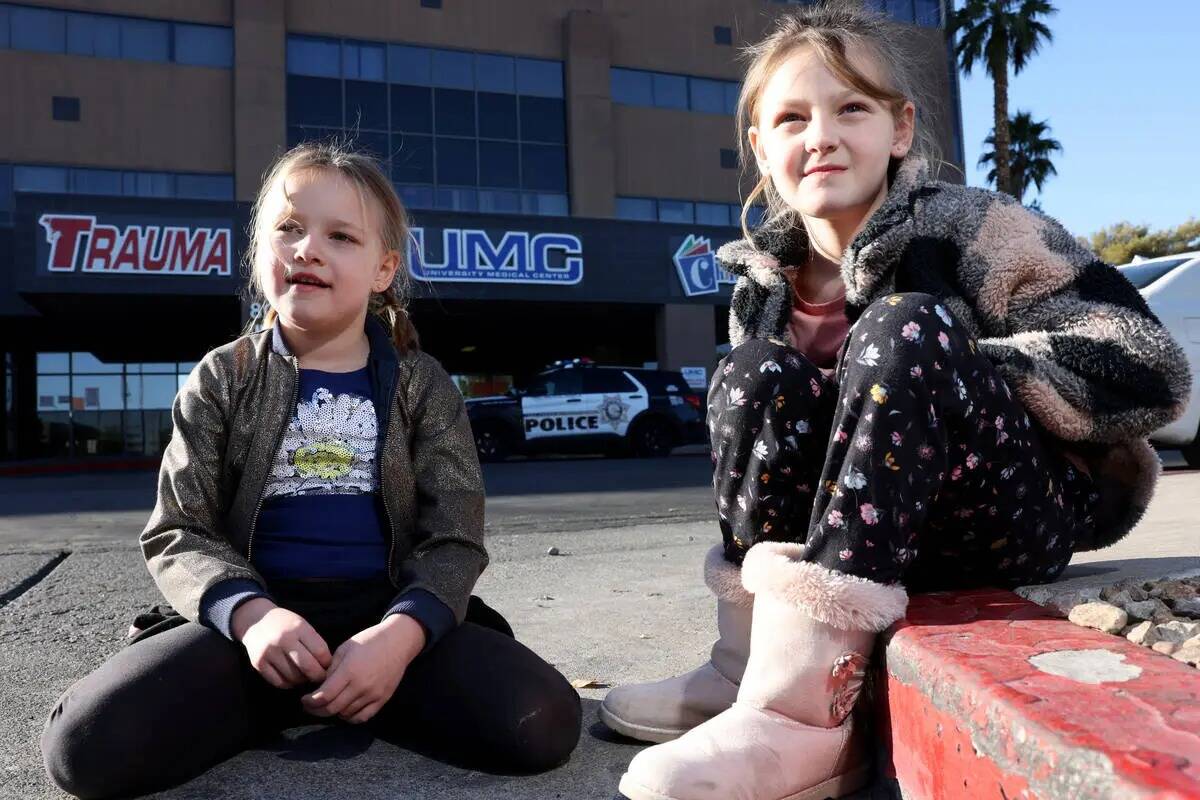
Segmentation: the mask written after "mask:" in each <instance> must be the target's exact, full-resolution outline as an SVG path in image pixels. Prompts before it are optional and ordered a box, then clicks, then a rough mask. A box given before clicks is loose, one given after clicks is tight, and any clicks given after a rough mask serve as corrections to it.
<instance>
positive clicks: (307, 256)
mask: <svg viewBox="0 0 1200 800" xmlns="http://www.w3.org/2000/svg"><path fill="white" fill-rule="evenodd" d="M292 257H293V258H294V259H295V260H296V262H297V263H300V264H321V263H323V261H322V257H321V250H320V247H319V246H318V245H317V238H316V236H315V235H314V234H312V233H306V234H305V235H304V236H303V237H302V238H301V239H300V240H299V241H297V242H296V244H295V246H294V247H293V249H292Z"/></svg>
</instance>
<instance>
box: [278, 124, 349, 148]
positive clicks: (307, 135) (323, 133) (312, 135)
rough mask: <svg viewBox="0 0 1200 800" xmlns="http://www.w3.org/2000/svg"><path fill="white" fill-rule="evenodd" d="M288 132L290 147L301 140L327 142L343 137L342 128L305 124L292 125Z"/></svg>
mask: <svg viewBox="0 0 1200 800" xmlns="http://www.w3.org/2000/svg"><path fill="white" fill-rule="evenodd" d="M287 132H288V136H287V145H288V147H295V146H296V145H298V144H300V143H301V142H327V141H336V140H340V139H341V138H342V131H341V128H310V127H306V126H303V125H291V126H289V127H288V129H287Z"/></svg>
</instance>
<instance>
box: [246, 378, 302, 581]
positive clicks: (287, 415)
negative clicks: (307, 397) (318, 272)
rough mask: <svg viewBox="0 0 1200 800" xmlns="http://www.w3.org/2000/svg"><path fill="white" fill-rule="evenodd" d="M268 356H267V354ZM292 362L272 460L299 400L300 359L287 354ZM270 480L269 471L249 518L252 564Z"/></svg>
mask: <svg viewBox="0 0 1200 800" xmlns="http://www.w3.org/2000/svg"><path fill="white" fill-rule="evenodd" d="M268 358H269V356H268ZM289 360H290V361H291V362H292V370H293V371H294V372H295V374H296V381H295V383H294V384H292V404H291V405H290V406H288V407H287V410H286V411H285V412H284V415H283V425H282V426H280V428H279V431H278V433H276V434H275V446H274V447H272V448H271V453H270V456H269V457H270V458H271V460H272V462H274V460H275V454H276V453H278V452H279V445H280V443H281V442H282V441H283V434H284V432H285V431H287V427H288V424H290V423H291V421H292V414H293V413H294V409H295V408H296V403H297V402H299V400H300V359H298V358H296V357H295V356H289ZM269 480H270V472H269V471H268V473H267V479H266V480H264V481H263V483H262V488H261V489H259V490H258V504H257V505H255V506H254V516H253V517H251V518H250V536H249V537H248V538H247V539H246V560H247V561H249V562H250V563H251V565H253V564H254V530H255V529H256V528H257V527H258V515H259V513H260V512H261V511H262V507H263V502H264V501H265V500H266V495H267V481H269Z"/></svg>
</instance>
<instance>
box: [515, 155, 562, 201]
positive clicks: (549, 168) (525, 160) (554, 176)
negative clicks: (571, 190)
mask: <svg viewBox="0 0 1200 800" xmlns="http://www.w3.org/2000/svg"><path fill="white" fill-rule="evenodd" d="M521 186H523V187H524V188H526V189H536V190H542V191H548V192H565V191H566V190H567V151H566V148H565V147H559V146H555V145H545V144H522V145H521Z"/></svg>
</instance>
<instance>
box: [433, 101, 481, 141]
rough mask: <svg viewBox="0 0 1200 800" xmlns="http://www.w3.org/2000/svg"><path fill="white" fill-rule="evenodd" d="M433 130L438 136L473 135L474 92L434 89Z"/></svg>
mask: <svg viewBox="0 0 1200 800" xmlns="http://www.w3.org/2000/svg"><path fill="white" fill-rule="evenodd" d="M433 109H434V126H435V127H434V132H436V133H437V134H438V135H439V136H445V135H450V136H474V135H475V93H474V92H465V91H461V90H459V89H434V90H433Z"/></svg>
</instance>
